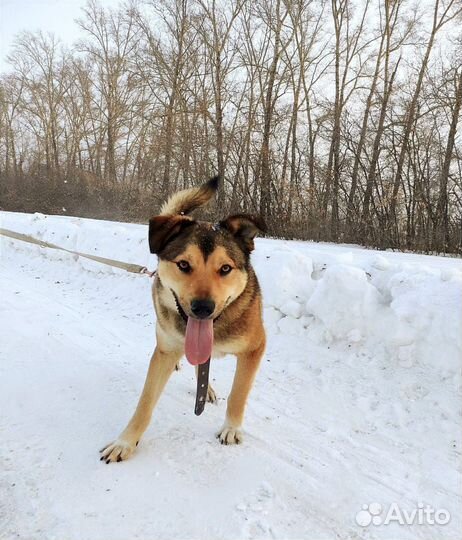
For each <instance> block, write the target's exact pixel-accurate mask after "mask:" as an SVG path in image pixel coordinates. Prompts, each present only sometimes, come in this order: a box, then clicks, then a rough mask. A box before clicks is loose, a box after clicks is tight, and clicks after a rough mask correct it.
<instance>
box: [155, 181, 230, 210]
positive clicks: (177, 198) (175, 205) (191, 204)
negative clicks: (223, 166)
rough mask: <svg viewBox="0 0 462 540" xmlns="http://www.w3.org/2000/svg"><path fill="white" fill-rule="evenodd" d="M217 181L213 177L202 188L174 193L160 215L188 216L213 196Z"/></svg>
mask: <svg viewBox="0 0 462 540" xmlns="http://www.w3.org/2000/svg"><path fill="white" fill-rule="evenodd" d="M219 180H220V177H219V176H215V177H213V178H211V179H210V180H209V181H208V182H207V183H206V184H202V186H199V187H195V188H191V189H184V190H183V191H178V192H177V193H174V194H173V195H172V196H171V197H170V198H169V199H168V201H167V202H165V203H164V205H163V206H162V208H161V211H160V215H161V216H172V215H178V214H190V213H191V212H192V211H193V210H195V209H196V208H199V206H202V205H204V204H206V203H207V202H208V201H209V200H210V199H211V198H212V197H213V196H214V195H215V193H216V191H217V189H218V182H219Z"/></svg>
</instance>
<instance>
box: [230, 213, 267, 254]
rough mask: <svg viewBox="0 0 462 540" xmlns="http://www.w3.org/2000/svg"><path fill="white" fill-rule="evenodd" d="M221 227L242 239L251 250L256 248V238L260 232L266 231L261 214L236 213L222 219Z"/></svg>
mask: <svg viewBox="0 0 462 540" xmlns="http://www.w3.org/2000/svg"><path fill="white" fill-rule="evenodd" d="M220 227H222V228H223V229H226V230H227V231H228V232H230V233H231V234H232V235H233V236H234V237H235V238H236V239H238V240H240V241H241V242H242V243H243V245H244V246H245V247H246V249H247V250H248V251H249V252H250V251H253V249H254V248H255V244H254V242H253V240H254V238H255V237H256V236H257V234H258V233H259V232H265V231H266V225H265V222H264V221H263V219H262V218H261V217H259V216H250V215H248V214H235V215H233V216H229V217H227V218H226V219H224V220H223V221H220Z"/></svg>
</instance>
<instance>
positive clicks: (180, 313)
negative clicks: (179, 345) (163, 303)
mask: <svg viewBox="0 0 462 540" xmlns="http://www.w3.org/2000/svg"><path fill="white" fill-rule="evenodd" d="M170 290H171V291H172V294H173V298H175V304H176V310H177V311H178V315H179V316H180V317H181V318H182V319H183V321H184V322H185V323H187V322H188V316H187V315H186V313H185V311H184V309H183V308H182V307H181V305H180V301H179V300H178V297H177V295H176V294H175V292H174V291H173V289H170Z"/></svg>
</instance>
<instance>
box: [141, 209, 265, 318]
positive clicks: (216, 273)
mask: <svg viewBox="0 0 462 540" xmlns="http://www.w3.org/2000/svg"><path fill="white" fill-rule="evenodd" d="M263 230H265V226H264V223H263V221H262V220H261V219H260V218H257V217H254V216H250V215H245V214H237V215H233V216H229V217H228V218H226V219H224V220H222V221H220V222H219V223H217V224H211V223H207V222H203V221H195V220H194V219H192V218H190V217H189V216H183V215H161V216H156V217H154V218H152V219H151V220H150V222H149V246H150V249H151V252H152V253H155V254H157V255H158V257H159V264H158V268H157V272H158V276H159V279H160V280H161V283H162V284H163V285H164V286H165V287H167V288H169V289H170V290H171V291H172V293H173V294H174V296H175V299H176V302H177V305H178V308H179V309H180V310H183V312H184V315H186V317H192V318H194V319H215V318H217V317H218V316H219V315H220V314H221V313H222V311H223V310H224V309H225V307H226V306H227V305H229V304H230V303H231V302H233V301H234V300H235V299H236V298H237V297H238V296H239V295H240V294H241V293H242V292H243V291H244V289H245V287H246V284H247V279H248V270H249V264H250V253H251V251H252V250H253V249H254V238H255V237H256V236H257V234H258V233H259V232H260V231H263Z"/></svg>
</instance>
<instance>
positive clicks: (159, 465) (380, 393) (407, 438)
mask: <svg viewBox="0 0 462 540" xmlns="http://www.w3.org/2000/svg"><path fill="white" fill-rule="evenodd" d="M7 217H8V216H7ZM9 219H10V221H11V220H12V218H9ZM15 219H16V222H15V223H11V224H9V225H10V226H11V228H13V225H16V230H19V229H20V227H19V226H18V225H20V223H23V222H24V220H25V219H26V218H22V217H21V218H15ZM5 221H7V220H5ZM12 221H14V220H12ZM80 221H84V220H80ZM7 224H8V223H5V225H4V226H7ZM79 226H80V225H79ZM91 227H93V225H92V223H90V224H89V225H87V226H86V229H85V231H86V232H87V233H88V231H89V230H91ZM101 227H102V225H101ZM105 227H106V228H108V227H109V228H111V227H112V229H111V230H113V229H114V228H115V227H118V231H119V234H120V232H121V231H120V229H121V228H122V226H119V225H118V226H116V225H113V224H107V225H105ZM123 227H126V230H129V229H130V227H129V226H123ZM131 227H136V228H137V234H138V233H139V234H141V233H143V234H144V228H143V227H141V226H131ZM55 230H57V229H56V227H55ZM88 236H91V235H90V233H88ZM137 238H138V236H137ZM95 243H96V239H95ZM288 244H289V243H287V242H285V243H283V242H277V241H265V242H260V244H259V246H258V248H257V249H260V254H259V255H257V254H256V266H257V271H260V274H262V273H263V274H265V267H264V264H265V261H266V262H267V264H268V265H269V267H270V270H271V264H273V265H274V264H276V263H277V264H278V265H283V264H284V263H287V264H290V262H291V261H290V260H284V258H283V257H282V256H281V257H280V258H279V259H278V250H280V251H283V250H284V249H285V248H284V246H286V245H288ZM293 246H294V247H293V248H291V249H292V251H290V252H287V254H286V255H287V257H288V258H289V259H290V257H299V264H301V265H303V264H307V261H306V260H304V259H307V258H308V257H309V256H310V252H309V246H308V244H302V245H301V246H300V247H299V245H296V244H295V243H294V244H293ZM0 247H1V252H0V254H1V259H0V298H1V303H0V343H1V348H0V384H1V392H0V440H1V445H0V538H1V539H8V540H9V539H13V538H20V539H24V540H25V539H27V540H29V539H47V540H48V539H50V540H51V539H56V540H64V539H65V540H74V539H75V540H77V539H78V540H81V539H82V540H83V539H85V540H104V539H107V538H111V539H112V540H119V539H120V540H125V539H127V540H128V539H133V538H140V539H146V540H148V539H154V538H155V539H170V538H175V539H202V538H213V539H220V538H223V539H239V538H277V539H283V538H284V539H285V538H287V539H294V540H295V539H302V538H303V539H305V538H306V539H310V540H316V539H332V538H342V539H344V538H368V539H369V538H384V539H385V538H386V539H390V540H391V539H392V538H394V539H401V538H402V539H407V538H422V539H424V538H425V539H433V538H435V539H437V538H438V539H441V538H447V539H448V540H449V539H455V538H460V537H461V525H462V524H461V519H460V504H461V496H460V492H461V483H460V482H461V476H460V452H461V435H460V402H461V395H460V364H459V362H460V357H458V356H457V354H458V352H460V351H459V348H458V347H459V344H458V343H456V342H454V343H448V345H447V348H442V347H441V346H440V344H437V345H438V347H439V351H440V353H441V354H437V353H438V350H437V348H436V349H435V350H434V351H429V352H428V355H427V356H425V355H423V356H422V357H421V358H420V357H419V358H416V357H415V354H414V353H415V347H416V344H415V343H414V342H413V341H412V340H411V337H412V336H410V334H409V332H410V330H409V329H408V331H407V332H405V334H406V335H405V336H404V337H403V336H401V335H400V336H398V338H396V336H395V340H396V339H398V342H399V343H398V345H396V347H397V349H396V351H397V353H396V354H397V355H396V357H395V356H394V355H393V354H392V353H391V352H390V351H391V350H392V349H390V348H388V349H383V350H381V349H380V347H378V346H377V347H376V348H375V347H374V346H373V344H374V340H373V338H374V335H375V332H376V330H375V329H371V330H369V329H368V328H366V327H365V326H364V325H363V323H358V324H356V325H355V326H354V328H353V329H351V328H344V329H342V328H341V325H340V326H339V324H340V323H338V322H337V323H335V320H328V319H326V318H325V317H324V315H323V311H322V309H321V308H320V307H319V306H318V305H317V301H316V294H318V295H319V294H323V298H324V299H325V302H329V297H328V290H324V293H323V289H320V290H319V287H320V286H321V284H322V283H319V284H316V287H318V289H316V290H313V291H310V292H309V299H310V302H311V304H310V306H311V307H310V309H311V311H312V312H313V314H314V315H313V316H312V319H313V318H314V321H313V322H312V323H309V321H308V320H307V319H306V318H307V317H308V315H307V313H305V312H303V313H295V312H296V311H297V307H296V304H297V302H295V300H294V302H295V304H294V303H292V304H289V305H286V306H284V305H283V306H279V304H278V301H276V300H274V301H273V300H272V293H271V291H270V288H271V287H270V286H268V285H266V286H265V281H268V282H269V283H270V284H271V283H272V279H274V273H273V274H272V276H270V277H269V278H268V279H266V276H265V275H264V276H263V279H262V282H263V288H264V291H265V288H266V291H267V297H268V298H270V300H271V303H270V304H269V305H267V307H266V310H265V315H266V318H267V320H268V338H269V339H268V350H267V354H266V356H265V361H264V363H263V365H262V367H261V371H260V374H259V377H258V379H257V382H256V385H255V388H254V390H253V393H252V394H251V399H250V403H249V407H248V411H247V419H246V424H245V432H246V438H245V441H244V443H243V445H241V446H238V447H222V446H221V445H220V444H218V442H217V441H216V440H215V438H214V434H215V431H216V430H217V429H218V428H219V427H220V425H221V422H222V420H223V418H224V413H225V397H226V395H227V392H228V391H229V388H230V385H231V380H232V374H233V368H234V360H233V359H232V358H226V359H222V360H215V361H214V362H213V363H212V366H211V378H212V381H213V384H214V387H215V390H216V391H217V394H218V395H219V397H220V399H219V403H218V405H217V406H213V405H207V407H206V410H205V412H204V414H203V415H202V416H201V417H195V416H194V413H193V407H194V390H195V383H194V373H193V368H192V367H191V366H189V365H187V364H184V366H183V369H182V370H181V371H180V372H178V373H175V374H173V376H172V378H171V380H170V382H169V384H168V386H167V389H166V391H165V393H164V394H163V396H162V398H161V401H160V403H159V405H158V407H157V409H156V411H155V414H154V418H153V421H152V424H151V426H150V428H149V429H148V431H147V432H146V434H145V436H144V438H143V440H142V442H141V443H140V446H139V448H138V451H137V453H136V455H135V456H134V457H133V459H130V460H128V461H127V462H122V463H118V464H113V465H110V466H107V465H105V464H104V463H102V462H100V461H99V459H98V457H99V456H98V449H99V448H100V447H102V446H103V445H104V444H105V443H106V442H108V441H110V440H111V439H112V438H113V437H114V436H115V435H117V434H118V432H119V431H120V429H121V428H123V427H124V425H125V423H126V421H127V420H128V418H129V417H130V415H131V413H132V412H133V410H134V407H135V405H136V401H137V398H138V396H139V393H140V390H141V387H142V384H143V381H144V376H145V372H146V369H147V365H148V361H149V358H150V354H151V352H152V349H153V346H154V324H155V321H154V314H153V310H152V308H151V299H150V282H149V279H148V278H145V277H141V276H130V275H126V274H124V273H123V272H118V271H117V272H115V273H113V272H111V271H108V270H104V271H103V270H101V268H99V267H98V266H95V265H94V263H82V262H81V261H79V262H78V263H77V262H75V261H73V260H72V257H70V256H67V255H66V256H64V255H60V254H56V253H51V254H50V252H49V251H47V253H46V254H44V253H43V251H44V250H40V249H39V248H36V247H32V248H31V247H29V246H27V245H19V243H17V242H10V241H5V240H2V241H0ZM313 249H314V250H315V249H316V246H315V245H314V247H313ZM83 251H85V249H83ZM115 251H116V252H117V253H118V255H119V258H120V259H124V258H126V257H124V253H123V251H122V250H120V249H115ZM327 251H328V250H327ZM359 251H361V256H362V257H363V259H364V257H366V259H367V256H366V255H367V252H365V251H364V250H359ZM334 253H335V250H333V251H330V252H328V253H324V254H322V255H319V253H317V254H316V256H313V254H311V255H312V257H313V262H314V263H315V264H314V267H315V268H314V270H313V279H314V280H315V281H316V280H317V281H320V282H328V279H327V278H328V276H327V275H326V276H325V277H323V278H320V277H319V276H317V275H316V271H319V272H321V270H322V269H323V268H322V267H323V266H327V267H328V269H329V265H330V266H331V268H333V267H334V266H335V267H337V266H339V267H340V268H343V269H344V267H345V264H349V265H350V266H351V267H352V268H353V267H354V268H356V269H358V268H360V266H361V265H360V264H359V263H356V262H355V261H353V259H352V258H351V256H350V255H348V253H349V252H347V255H345V254H342V257H343V259H342V260H341V261H339V260H337V261H336V263H337V264H336V265H334V264H333V257H334ZM365 254H366V255H365ZM103 255H114V253H109V254H108V253H103ZM271 257H273V262H271ZM374 257H376V256H375V255H374ZM406 257H409V256H406ZM302 258H304V259H302ZM275 259H276V261H275ZM321 259H322V260H321ZM382 259H383V257H382ZM382 259H379V260H378V262H377V259H374V261H375V262H374V264H375V267H380V265H382V266H387V265H386V264H385V262H386V261H385V262H384V260H382ZM348 261H349V262H348ZM368 261H369V262H367V264H369V265H370V268H369V271H370V272H372V279H373V280H375V281H374V283H375V284H376V286H377V287H376V288H377V290H381V291H382V292H383V293H384V289H385V288H386V287H385V285H384V281H383V280H382V281H380V279H379V277H376V276H375V275H374V273H373V270H372V268H373V267H374V264H372V263H370V260H369V259H368ZM134 262H141V263H142V262H143V261H142V260H139V259H138V260H135V261H134ZM437 262H438V261H437ZM83 264H84V265H88V266H82V265H83ZM361 264H366V262H364V261H363V263H361ZM435 264H436V263H435ZM438 264H439V266H441V267H442V268H440V269H439V270H438V272H442V273H443V275H442V278H441V280H442V281H441V282H442V285H441V287H444V288H441V291H440V290H437V292H435V293H434V297H433V296H432V294H431V291H429V300H428V301H429V302H430V303H432V302H433V304H432V305H433V306H434V305H437V303H435V302H436V300H434V298H436V297H438V298H441V296H442V297H443V299H444V301H445V302H446V307H445V309H446V312H445V313H446V314H447V315H448V317H453V316H454V313H456V314H457V310H458V309H460V297H459V294H460V282H459V277H460V276H459V274H458V273H460V270H459V269H458V268H457V266H456V264H454V260H451V259H449V260H448V263H447V264H446V263H445V262H444V261H443V260H441V261H440V262H439V263H438ZM438 264H437V265H436V266H438ZM316 268H318V270H316ZM292 270H293V268H292ZM388 270H389V268H388V266H387V267H386V268H382V269H381V271H382V272H384V271H388ZM399 270H400V271H402V268H400V269H399ZM406 270H407V274H408V275H411V276H412V281H413V282H415V281H416V280H417V281H419V279H420V277H421V273H419V274H418V275H417V274H416V273H415V274H414V275H412V272H410V269H409V268H407V269H406ZM361 271H363V270H361ZM393 271H394V272H395V273H397V271H398V270H397V269H396V268H394V269H393ZM342 272H343V273H342V275H343V274H344V272H345V270H342ZM346 272H347V274H348V271H346ZM432 272H433V270H431V269H429V270H428V272H427V273H428V275H433V274H432ZM435 272H436V270H435ZM353 274H354V272H353V273H352V280H353V281H354V279H353V278H354V275H353ZM332 275H334V276H335V272H334V273H333V274H332ZM427 277H428V276H427ZM329 279H332V276H331V278H329ZM438 279H440V276H438ZM452 282H454V287H453V288H451V287H449V286H450V285H451V283H452ZM361 283H362V282H361ZM399 283H402V279H401V278H400V281H399ZM438 283H439V282H438ZM327 284H328V283H327ZM438 286H440V285H438ZM435 287H436V285H435ZM448 287H449V289H448ZM286 288H287V287H286ZM289 288H290V287H289ZM299 292H300V291H299ZM305 292H306V291H305ZM445 292H447V295H448V296H447V298H445V297H444V294H445ZM357 293H358V286H356V289H355V295H356V294H357ZM307 294H308V293H307ZM368 294H369V293H368ZM384 294H385V293H384ZM288 295H289V293H288V291H287V290H286V291H284V296H288ZM289 296H290V295H289ZM452 297H454V305H453V306H451V305H450V299H451V298H452ZM294 298H298V295H295V296H294ZM288 299H289V298H288ZM336 302H338V309H339V312H341V310H342V309H343V307H342V303H341V295H340V296H338V297H337V300H336ZM368 303H370V302H369V301H368ZM448 303H449V305H447V304H448ZM364 305H366V303H365V304H364ZM363 307H364V306H363ZM398 307H399V306H398ZM401 308H402V306H401ZM303 309H305V308H303ZM306 309H308V308H306ZM349 309H350V310H351V316H352V317H354V316H356V315H358V314H357V313H356V311H355V307H354V306H349ZM368 309H369V308H367V309H366V308H365V307H364V309H363V311H364V313H363V312H358V313H359V315H358V318H361V316H362V315H364V316H370V312H369V311H368ZM371 309H372V308H371ZM384 309H385V308H384ZM387 309H388V308H387ZM409 309H410V308H409V307H407V312H406V313H404V315H403V317H406V316H407V318H408V319H409V317H411V316H412V313H411V314H410V313H409ZM417 309H418V310H419V309H421V307H420V306H417ZM286 311H287V312H294V313H292V315H293V316H290V315H288V314H285V316H284V313H285V312H286ZM398 311H399V310H398ZM399 313H401V311H399ZM429 313H431V325H432V328H434V327H435V325H436V329H437V331H438V332H441V331H442V330H441V324H440V322H439V319H438V309H437V308H435V309H434V310H433V311H432V310H430V309H429ZM355 314H356V315H355ZM442 315H443V316H444V312H443V314H442ZM382 316H383V317H385V318H382V319H380V317H382ZM390 316H391V315H390V314H388V315H386V316H385V314H383V313H381V312H380V313H378V315H377V317H379V319H378V323H380V324H382V332H383V333H387V332H391V331H392V328H391V326H392V325H393V321H392V319H391V318H390ZM304 317H305V319H306V320H305V321H304ZM317 317H319V318H320V321H321V320H322V321H323V324H324V326H325V327H326V328H329V329H330V337H329V336H328V337H326V333H325V332H326V331H327V330H326V328H321V326H320V322H319V321H317ZM386 317H389V318H388V319H387V318H386ZM416 320H417V321H420V319H416ZM281 321H285V322H281ZM300 321H302V322H300ZM303 321H304V322H303ZM384 321H389V323H390V325H391V326H390V328H385V327H383V322H384ZM318 323H319V324H318ZM334 323H335V324H334ZM419 324H421V328H420V329H419V328H417V330H419V331H421V332H426V333H427V334H429V333H430V334H431V332H430V331H429V327H425V326H423V323H422V322H421V321H420V323H419ZM451 324H455V328H456V329H457V328H460V320H457V321H453V322H450V321H449V320H448V321H447V326H448V328H450V329H451V328H452V327H451ZM411 326H412V325H411ZM414 326H415V325H414ZM414 326H412V328H414ZM417 326H418V325H417ZM310 328H311V330H310ZM322 330H323V331H322ZM339 332H340V333H342V332H347V335H349V336H350V339H340V338H339V337H338V336H337V335H336V334H338V333H339ZM368 332H369V333H368ZM448 332H449V334H448V335H449V338H448V339H449V340H451V339H454V338H453V333H452V330H451V331H450V330H448ZM411 333H412V332H411ZM332 336H334V337H335V338H336V339H333V338H332ZM430 337H431V336H430ZM406 339H407V341H406ZM399 340H401V341H399ZM384 341H386V339H385V338H384ZM409 348H411V349H409ZM372 502H377V503H380V504H381V505H382V507H383V508H384V509H385V508H387V507H388V506H389V505H390V504H391V503H397V504H398V505H399V507H400V508H401V509H405V510H412V509H414V508H416V507H417V504H418V503H419V502H422V503H424V504H429V505H431V506H432V507H433V508H443V509H446V510H448V511H449V512H450V513H451V516H452V519H451V521H450V523H449V524H447V525H444V526H438V525H428V524H422V525H420V524H417V523H415V524H414V525H412V526H409V525H398V524H397V523H393V524H389V525H382V526H374V525H369V526H367V527H361V526H359V525H358V524H357V523H356V522H355V516H356V514H357V513H358V511H360V510H361V508H362V505H363V504H366V503H372Z"/></svg>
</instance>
